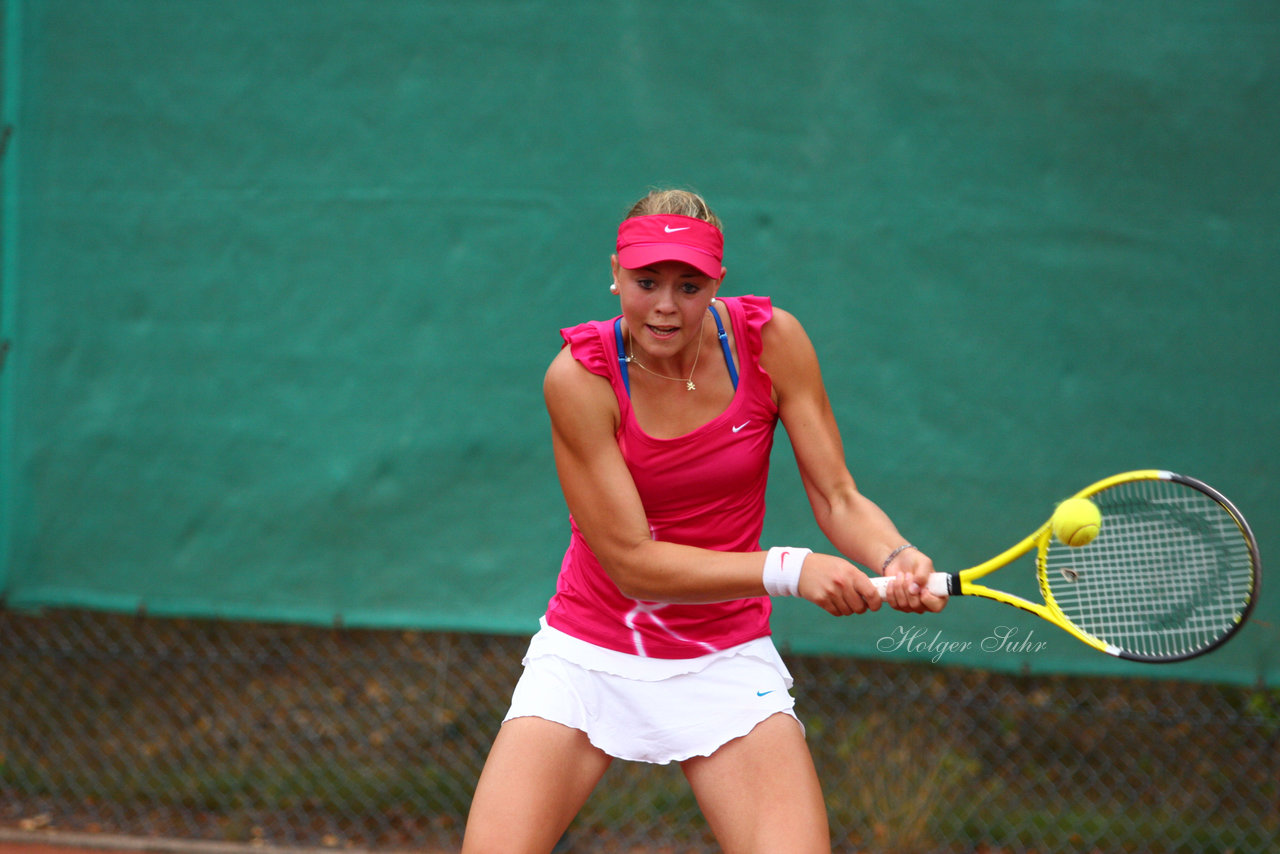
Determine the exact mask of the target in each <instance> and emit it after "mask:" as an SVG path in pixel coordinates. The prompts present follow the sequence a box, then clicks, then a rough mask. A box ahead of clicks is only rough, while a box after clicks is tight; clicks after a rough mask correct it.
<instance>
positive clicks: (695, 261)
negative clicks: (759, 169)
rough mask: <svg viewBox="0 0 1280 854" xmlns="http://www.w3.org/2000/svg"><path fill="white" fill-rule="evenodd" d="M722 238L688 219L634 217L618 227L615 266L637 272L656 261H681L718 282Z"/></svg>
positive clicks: (708, 226)
mask: <svg viewBox="0 0 1280 854" xmlns="http://www.w3.org/2000/svg"><path fill="white" fill-rule="evenodd" d="M723 257H724V235H723V234H721V233H720V229H718V228H716V227H715V226H714V225H712V224H711V223H709V222H706V221H704V220H700V219H696V218H695V217H691V216H677V215H675V214H654V215H652V216H633V217H631V218H630V219H625V220H623V221H622V225H620V226H618V263H619V264H620V265H621V266H622V267H624V268H626V269H628V270H638V269H640V268H641V267H648V266H649V265H651V264H656V263H658V262H659V261H683V262H684V263H686V264H689V265H691V266H693V267H696V268H697V269H698V271H699V272H701V273H705V274H706V275H708V276H710V277H711V278H713V279H718V278H720V270H721V269H722V266H721V260H722V258H723Z"/></svg>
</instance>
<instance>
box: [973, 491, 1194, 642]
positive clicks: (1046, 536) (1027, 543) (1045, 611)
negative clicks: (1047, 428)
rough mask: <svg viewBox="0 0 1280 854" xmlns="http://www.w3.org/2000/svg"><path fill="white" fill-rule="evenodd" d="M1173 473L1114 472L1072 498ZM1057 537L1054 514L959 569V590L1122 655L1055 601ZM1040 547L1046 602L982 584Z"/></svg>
mask: <svg viewBox="0 0 1280 854" xmlns="http://www.w3.org/2000/svg"><path fill="white" fill-rule="evenodd" d="M1172 477H1173V476H1172V474H1171V473H1170V472H1167V471H1161V470H1159V469H1139V470H1136V471H1130V472H1124V473H1123V474H1117V475H1112V476H1111V477H1108V478H1104V479H1103V480H1100V481H1098V482H1097V483H1094V484H1090V485H1089V486H1086V487H1085V488H1084V489H1082V490H1080V491H1079V492H1077V493H1076V494H1075V495H1072V496H1070V497H1071V498H1088V497H1089V496H1091V495H1095V494H1096V493H1099V492H1101V491H1102V490H1104V489H1108V488H1110V487H1112V486H1115V485H1116V484H1118V483H1129V482H1133V481H1139V480H1171V479H1172ZM1052 541H1053V518H1052V517H1050V518H1049V519H1048V520H1047V521H1045V523H1044V524H1043V525H1041V526H1040V527H1039V528H1037V529H1036V530H1035V531H1034V532H1032V533H1031V534H1030V535H1028V536H1027V537H1026V538H1025V539H1023V540H1022V541H1020V542H1018V543H1016V544H1014V545H1013V546H1010V547H1009V548H1008V549H1005V550H1004V551H1003V552H1001V553H1000V554H998V555H996V556H995V557H993V558H991V559H990V560H986V561H983V562H982V563H980V564H978V565H977V566H973V567H970V568H969V569H962V570H960V571H959V572H957V573H955V576H956V577H957V578H958V580H959V585H960V587H959V590H958V591H955V592H957V593H959V595H961V596H981V597H982V598H984V599H993V600H995V601H996V602H1003V603H1004V604H1006V605H1012V606H1014V607H1015V608H1021V609H1022V610H1024V611H1030V612H1031V613H1032V614H1035V615H1036V616H1037V617H1040V618H1041V619H1044V620H1048V621H1049V622H1051V623H1053V624H1054V625H1055V626H1057V627H1058V628H1060V629H1062V630H1063V631H1065V632H1067V633H1069V634H1071V635H1073V636H1074V637H1075V638H1076V639H1078V640H1080V641H1081V642H1083V643H1086V644H1088V645H1089V646H1091V647H1093V648H1094V649H1097V650H1100V651H1102V652H1105V653H1107V654H1109V655H1118V654H1119V653H1120V650H1119V649H1118V648H1117V647H1115V646H1112V645H1111V644H1108V643H1104V642H1103V641H1101V640H1099V639H1098V638H1095V637H1094V636H1093V635H1090V634H1087V633H1085V632H1083V631H1081V630H1080V629H1079V628H1078V627H1077V626H1076V625H1075V624H1074V623H1072V622H1071V621H1070V620H1069V619H1067V617H1066V615H1065V614H1063V612H1062V609H1061V608H1059V607H1058V603H1057V602H1055V601H1054V598H1053V593H1052V591H1050V589H1049V575H1048V569H1047V567H1046V565H1045V561H1046V555H1047V554H1048V552H1049V544H1050V543H1051V542H1052ZM1032 549H1035V550H1036V581H1037V582H1038V583H1039V585H1040V595H1042V596H1043V597H1044V604H1041V603H1039V602H1032V601H1030V600H1028V599H1023V598H1022V597H1021V596H1015V595H1013V594H1012V593H1006V592H1004V591H1003V590H996V589H995V588H992V587H987V586H986V585H983V584H978V583H977V581H978V579H980V578H982V577H983V576H985V575H989V574H990V573H992V572H995V571H996V570H997V569H1000V568H1001V567H1004V566H1008V565H1009V564H1011V563H1013V562H1014V561H1015V560H1017V559H1018V558H1020V557H1022V556H1023V555H1025V554H1026V553H1027V552H1030V551H1031V550H1032Z"/></svg>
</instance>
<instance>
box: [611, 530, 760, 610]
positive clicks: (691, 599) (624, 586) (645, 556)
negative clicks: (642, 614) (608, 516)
mask: <svg viewBox="0 0 1280 854" xmlns="http://www.w3.org/2000/svg"><path fill="white" fill-rule="evenodd" d="M597 556H598V557H599V558H600V562H601V564H602V565H603V566H604V569H605V571H606V572H607V573H608V574H609V576H610V578H612V579H613V582H614V583H615V584H617V585H618V589H619V590H621V591H622V593H623V595H625V596H629V597H631V598H632V599H640V600H643V601H648V602H674V603H682V604H702V603H707V602H727V601H729V600H732V599H746V598H749V597H752V596H763V595H764V594H765V590H764V582H763V581H762V573H763V570H764V560H765V553H764V552H719V551H713V550H710V549H699V548H694V547H692V546H682V545H677V544H675V543H662V542H656V541H652V540H650V541H647V542H645V543H637V544H636V545H635V546H633V547H630V548H627V549H622V550H619V551H618V552H617V553H616V554H613V555H597Z"/></svg>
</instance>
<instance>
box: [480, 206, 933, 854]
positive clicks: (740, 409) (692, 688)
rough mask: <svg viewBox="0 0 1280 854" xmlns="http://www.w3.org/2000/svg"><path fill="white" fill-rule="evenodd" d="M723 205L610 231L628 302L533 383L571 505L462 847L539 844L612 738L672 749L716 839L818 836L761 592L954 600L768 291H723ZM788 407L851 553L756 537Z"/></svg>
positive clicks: (650, 213)
mask: <svg viewBox="0 0 1280 854" xmlns="http://www.w3.org/2000/svg"><path fill="white" fill-rule="evenodd" d="M722 253H723V236H722V232H721V228H720V221H719V219H718V217H716V216H715V215H714V214H713V213H712V212H711V211H710V210H709V209H708V207H707V205H706V203H705V202H704V201H703V199H702V198H701V197H700V196H698V195H696V194H694V193H690V192H687V191H683V190H668V191H658V192H653V193H650V194H649V195H648V196H646V197H645V198H644V199H642V200H641V201H640V202H638V203H637V204H636V205H635V206H634V207H633V208H632V210H631V211H630V213H629V214H628V215H627V217H626V218H625V219H624V220H623V222H622V224H621V225H620V226H619V228H618V240H617V253H616V254H615V255H614V256H613V257H612V268H613V285H612V287H611V288H610V290H612V291H613V292H614V293H616V294H617V295H618V297H619V300H620V303H621V315H620V316H619V317H617V318H615V319H613V320H609V321H598V322H590V323H585V324H582V325H580V326H575V327H572V328H570V329H565V330H562V333H561V334H562V336H563V338H564V342H565V346H564V347H563V349H561V351H560V353H559V355H557V356H556V357H555V359H554V360H553V361H552V363H551V366H550V368H549V369H548V371H547V374H546V378H545V382H544V393H545V397H546V404H547V409H548V411H549V413H550V416H551V428H552V443H553V448H554V451H555V460H556V468H557V471H558V473H559V477H560V482H561V487H562V489H563V491H564V496H565V500H566V502H567V504H568V507H569V511H570V544H569V547H568V549H567V551H566V553H565V555H564V560H563V563H562V565H561V568H560V574H559V578H558V581H557V584H556V591H555V594H554V596H552V598H551V601H550V603H549V605H548V607H547V611H546V614H545V615H544V617H543V618H542V626H541V630H540V631H539V632H538V633H537V634H536V635H535V636H534V638H533V639H532V641H531V643H530V646H529V650H528V653H527V655H526V657H525V659H524V672H523V674H522V676H521V678H520V680H519V682H518V683H517V685H516V688H515V691H514V694H513V697H512V702H511V708H510V711H509V712H508V714H507V717H506V720H505V721H504V723H503V725H502V728H501V729H500V731H499V733H498V736H497V738H496V740H495V741H494V744H493V748H492V750H491V752H490V754H489V757H488V760H487V762H486V764H485V768H484V771H483V772H482V774H481V776H480V780H479V783H478V785H477V788H476V793H475V798H474V800H473V802H472V805H471V813H470V816H469V818H468V821H467V829H466V834H465V838H464V841H463V852H464V854H485V852H502V854H513V852H549V851H551V850H552V849H553V847H554V846H555V844H556V842H557V841H558V840H559V839H560V837H561V835H562V834H563V833H564V831H565V830H566V828H567V827H568V825H569V823H570V822H571V821H572V820H573V818H574V816H575V815H576V814H577V813H578V811H579V810H580V809H581V807H582V805H583V804H584V803H585V802H586V799H587V797H588V796H589V795H590V793H591V791H592V789H593V788H594V787H595V785H596V783H597V782H598V781H599V780H600V778H601V776H602V775H603V774H604V772H605V770H606V769H607V768H608V766H609V764H610V762H612V761H613V760H614V759H615V758H617V759H626V760H633V761H641V762H653V763H668V762H678V763H680V765H681V767H682V769H683V771H684V774H685V776H686V778H687V779H688V781H689V783H690V785H691V787H692V789H693V792H694V794H695V796H696V798H697V800H698V804H699V806H700V808H701V809H702V812H703V814H704V815H705V816H706V818H707V822H708V824H709V826H710V827H711V829H712V831H713V832H714V833H715V835H716V838H717V840H718V841H719V843H720V845H721V847H722V849H723V850H724V851H726V852H731V854H732V852H749V851H754V852H776V851H787V852H796V854H801V852H818V851H821V852H829V851H830V847H831V846H830V834H829V831H828V825H827V817H826V810H825V808H824V805H823V798H822V792H821V789H820V786H819V782H818V778H817V775H816V773H815V770H814V765H813V760H812V758H811V756H810V754H809V750H808V747H807V746H806V744H805V740H804V730H803V728H802V726H801V725H800V723H799V721H798V719H797V717H796V716H795V712H794V710H793V708H794V705H795V700H794V699H793V698H792V696H791V695H790V693H789V691H790V688H791V685H792V682H791V676H790V674H789V673H788V672H787V669H786V667H785V665H784V664H783V662H782V660H781V658H780V657H779V655H778V653H777V651H776V649H775V648H774V645H773V642H772V639H771V637H770V631H769V616H770V612H771V599H770V597H771V596H801V597H803V598H805V599H807V600H809V601H810V602H812V603H814V604H815V605H817V606H819V607H821V608H823V609H824V610H826V611H828V612H829V613H831V614H834V615H837V616H846V615H850V614H861V613H863V612H865V611H868V610H872V611H875V610H878V609H879V608H880V605H881V598H880V596H879V594H877V592H876V590H875V587H874V586H873V585H872V584H871V582H870V581H869V580H868V577H867V576H866V575H865V574H864V573H863V572H862V571H861V570H860V569H858V567H857V566H855V565H854V562H857V563H859V564H862V565H864V566H868V567H874V568H876V569H878V570H880V571H881V572H883V573H884V574H886V575H890V576H896V577H897V578H896V580H895V581H893V582H892V583H891V584H890V585H889V588H888V590H887V592H886V594H885V599H886V600H887V601H888V602H889V604H890V605H891V606H893V607H894V608H897V609H899V610H903V611H908V612H913V613H920V612H923V611H925V610H929V611H937V610H940V609H941V608H942V607H943V605H944V601H945V600H943V599H939V598H937V597H934V596H933V595H932V594H930V593H929V592H928V591H927V590H925V589H924V584H925V581H926V580H927V578H928V576H929V573H930V572H931V571H932V570H933V564H932V562H931V561H930V560H929V558H928V557H926V556H925V555H924V554H923V553H922V552H921V551H919V550H918V549H915V548H914V547H912V546H911V545H910V544H909V543H908V541H907V540H906V539H904V538H903V536H902V535H901V534H900V533H898V530H897V529H896V527H895V526H894V524H893V523H892V522H891V521H890V519H889V517H888V516H887V515H886V514H885V513H884V512H882V511H881V510H880V508H879V507H878V506H877V505H876V504H874V503H873V502H872V501H871V500H869V499H868V498H866V497H865V496H864V495H862V493H860V492H859V491H858V489H857V487H856V486H855V484H854V480H853V478H852V476H850V474H849V471H848V467H847V465H846V463H845V459H844V449H843V446H842V444H841V440H840V433H839V431H838V429H837V427H836V422H835V419H834V417H833V415H832V411H831V406H830V403H829V401H828V399H827V393H826V390H825V388H824V386H823V382H822V376H821V373H820V371H819V367H818V360H817V357H816V355H815V353H814V348H813V346H812V344H811V343H810V341H809V338H808V336H807V335H806V334H805V331H804V329H803V328H802V327H801V325H800V323H799V322H798V321H797V320H796V318H795V317H793V316H792V315H790V314H788V313H787V312H785V311H782V310H780V309H777V308H774V307H773V306H772V304H771V302H770V300H769V299H767V298H764V297H753V296H741V297H723V298H722V297H719V296H718V292H719V289H720V286H721V283H722V282H723V281H724V278H725V273H726V271H725V268H724V267H723V265H722ZM779 420H781V422H782V423H783V425H784V426H785V427H786V430H787V434H788V436H789V437H790V439H791V444H792V446H793V448H794V450H795V457H796V461H797V463H798V465H799V470H800V475H801V477H802V479H803V482H804V486H805V490H806V492H807V493H808V497H809V501H810V503H811V504H812V506H813V511H814V514H815V516H816V518H817V521H818V523H819V526H820V527H821V529H822V531H823V532H824V533H825V534H826V535H827V537H828V539H829V540H830V541H831V543H832V544H833V545H834V546H835V547H836V549H838V550H839V551H840V552H841V554H842V555H843V556H836V555H830V554H819V553H811V552H809V551H808V550H807V549H804V548H795V547H785V546H783V547H773V548H770V549H767V550H766V549H764V548H762V547H761V545H760V542H759V540H760V536H761V532H762V527H763V522H764V509H765V508H764V498H765V482H766V479H767V474H768V465H769V454H770V450H771V448H772V444H773V433H774V428H775V426H776V424H777V422H778V421H779Z"/></svg>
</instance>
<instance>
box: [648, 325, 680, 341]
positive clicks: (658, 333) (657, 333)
mask: <svg viewBox="0 0 1280 854" xmlns="http://www.w3.org/2000/svg"><path fill="white" fill-rule="evenodd" d="M645 328H646V329H648V330H649V333H650V334H651V335H653V337H654V338H663V339H665V338H672V337H674V336H675V335H676V333H677V332H679V331H680V327H679V326H654V325H653V324H645Z"/></svg>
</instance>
